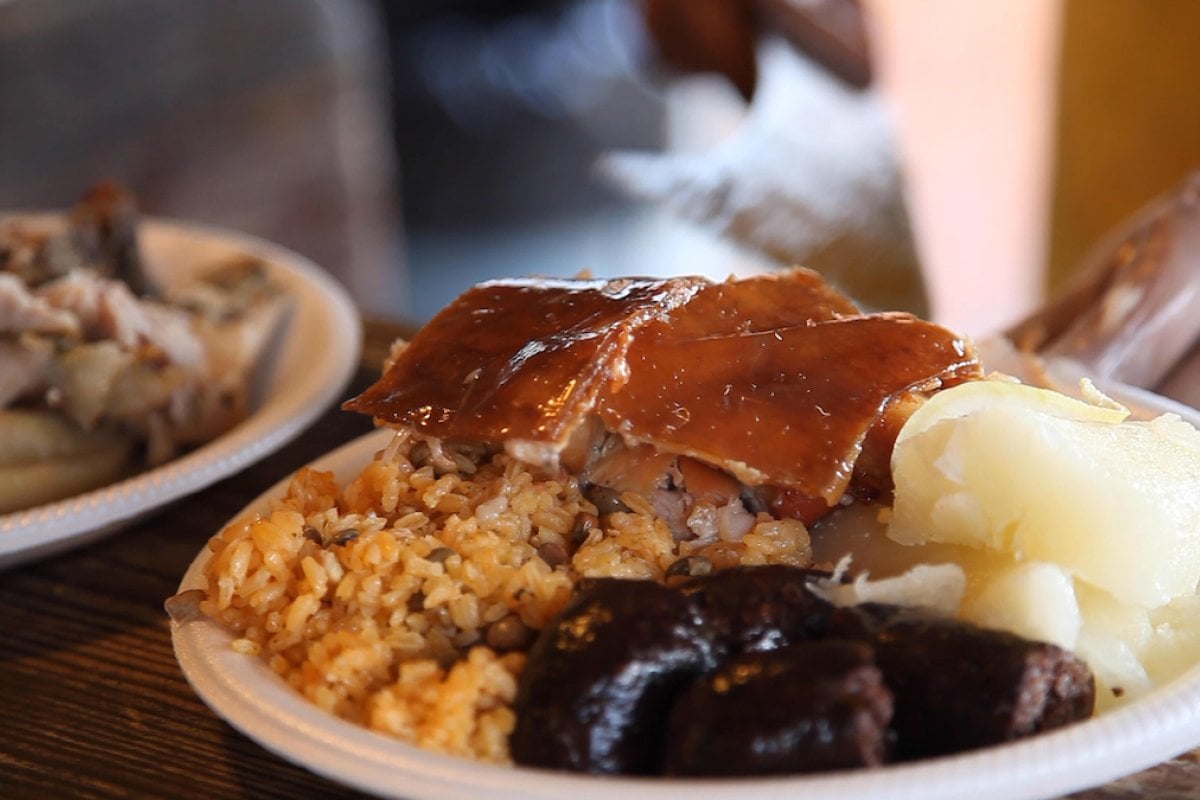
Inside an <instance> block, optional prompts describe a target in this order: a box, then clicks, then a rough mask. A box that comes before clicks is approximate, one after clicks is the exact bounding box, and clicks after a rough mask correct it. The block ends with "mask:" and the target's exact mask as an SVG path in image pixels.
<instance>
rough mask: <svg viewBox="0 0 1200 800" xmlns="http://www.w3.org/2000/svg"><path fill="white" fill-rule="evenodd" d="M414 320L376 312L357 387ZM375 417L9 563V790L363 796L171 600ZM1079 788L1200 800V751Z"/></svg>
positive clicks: (333, 416)
mask: <svg viewBox="0 0 1200 800" xmlns="http://www.w3.org/2000/svg"><path fill="white" fill-rule="evenodd" d="M400 330H402V328H400V327H398V326H396V325H395V324H391V323H380V322H373V323H368V324H367V325H366V344H365V347H364V354H363V357H362V360H361V365H360V368H359V370H358V372H357V374H356V375H355V378H354V383H353V384H352V385H351V387H350V388H349V389H348V390H347V392H346V395H347V396H349V395H350V394H351V393H353V392H355V391H357V390H361V389H362V388H364V387H365V386H366V385H367V384H368V383H369V382H370V381H371V380H372V379H373V378H374V377H375V375H376V374H377V369H378V367H377V365H378V364H379V363H380V362H381V359H382V357H383V353H384V352H386V347H387V344H388V343H389V342H390V341H391V339H392V338H393V337H394V336H395V335H396V334H397V332H398V331H400ZM370 427H371V426H370V424H369V422H368V421H367V420H365V419H361V418H359V417H357V415H353V414H347V413H344V412H340V411H338V410H336V408H334V409H330V410H329V411H328V412H327V413H326V414H325V415H323V416H322V417H321V418H320V419H319V420H318V422H317V423H315V424H314V425H313V426H312V428H310V429H309V430H308V431H307V432H306V433H304V434H302V435H301V436H300V437H298V438H297V440H296V441H295V442H294V443H293V444H291V445H289V446H287V447H285V448H283V449H282V450H280V451H279V452H278V453H276V454H275V455H272V456H270V457H268V458H267V459H265V460H263V461H262V462H261V463H259V464H256V465H254V466H252V467H250V468H248V469H246V470H244V471H243V472H241V473H239V474H237V475H235V476H233V477H231V478H228V479H226V480H224V481H222V482H220V483H217V484H215V485H214V486H211V487H209V488H208V489H205V490H203V491H200V492H198V493H196V494H195V495H193V496H191V497H188V498H186V499H184V500H181V501H179V502H177V503H174V504H173V505H171V506H169V507H167V508H165V509H162V510H161V511H159V512H158V513H156V514H154V515H153V516H151V517H150V518H148V519H145V520H143V521H141V522H139V523H137V524H135V525H133V526H132V527H130V528H128V529H126V530H125V531H123V532H121V533H118V534H116V535H114V536H111V537H109V538H105V539H103V540H101V541H99V542H97V543H95V544H92V545H90V546H86V547H82V548H80V549H77V550H73V551H69V552H67V553H64V554H61V555H58V556H55V557H51V558H48V559H45V560H43V561H40V562H36V563H32V564H26V565H21V566H18V567H15V568H12V569H9V570H8V571H6V572H0V798H26V797H28V798H60V797H64V798H65V797H69V798H100V797H169V798H192V797H205V798H268V797H287V798H302V797H328V798H347V797H361V796H362V795H360V794H359V793H357V792H354V791H351V790H349V789H346V788H343V787H340V786H338V785H336V784H332V783H330V782H328V781H326V780H325V779H323V778H319V777H317V776H315V775H313V774H311V773H309V772H306V771H305V770H304V769H302V768H300V767H297V766H294V765H292V764H290V763H288V762H286V761H284V760H282V759H280V758H278V757H276V756H274V755H272V754H271V753H269V752H267V751H266V750H264V749H262V748H261V747H259V746H258V745H257V744H255V743H254V742H252V741H250V740H249V739H247V738H245V737H244V736H242V735H241V734H240V733H238V732H237V731H235V730H233V729H232V728H231V727H230V726H229V725H227V724H226V723H225V722H224V721H222V720H221V719H220V718H218V717H217V716H215V715H214V714H213V713H212V712H211V711H209V710H208V708H207V707H206V706H205V705H204V704H203V703H201V702H200V700H199V699H198V698H197V697H196V695H195V694H193V692H192V690H191V689H190V688H189V686H188V684H187V682H186V681H185V680H184V678H183V675H182V674H181V673H180V671H179V667H178V665H177V664H176V662H175V657H174V655H173V653H172V650H171V638H170V630H169V625H168V620H167V616H166V614H165V612H164V611H163V600H164V599H165V598H167V597H169V596H170V595H172V594H173V593H174V592H175V589H176V587H177V586H178V584H179V580H180V578H181V577H182V575H183V573H184V571H185V569H186V568H187V566H188V564H189V563H190V562H191V561H192V559H193V558H194V557H195V556H196V554H197V553H198V552H199V551H200V549H201V548H202V547H203V546H204V543H205V542H206V541H207V540H208V538H209V537H210V536H212V535H213V534H214V533H215V532H216V531H217V530H218V529H219V528H220V527H221V525H222V524H223V523H224V522H225V521H226V520H228V519H229V518H230V517H232V516H233V515H234V514H236V513H237V512H238V511H239V510H240V509H241V508H242V507H243V506H245V505H246V504H247V503H248V502H249V501H250V500H252V499H253V498H254V497H255V496H257V495H258V494H259V493H260V492H262V491H263V490H265V489H266V488H268V487H269V486H270V485H272V484H273V483H275V482H276V481H277V480H279V479H280V478H281V477H283V476H285V475H286V474H287V473H289V472H291V471H292V470H294V469H296V468H297V467H299V466H301V465H303V464H305V463H307V462H308V461H311V460H312V459H314V458H316V457H318V456H320V455H321V454H323V453H324V452H326V451H328V450H330V449H332V448H333V447H335V446H337V445H339V444H342V443H343V442H346V441H348V440H350V439H352V438H354V437H355V436H357V435H359V434H360V433H364V432H366V431H368V430H370ZM1075 797H1079V798H1088V800H1100V799H1101V798H1103V799H1104V800H1114V799H1115V798H1156V799H1158V798H1162V799H1164V800H1182V799H1183V798H1200V750H1197V751H1193V752H1192V753H1189V754H1187V755H1185V756H1183V757H1181V758H1178V759H1175V760H1173V761H1171V762H1169V763H1166V764H1163V765H1160V766H1158V767H1155V768H1153V769H1151V770H1147V771H1146V772H1143V773H1141V774H1139V775H1135V776H1131V777H1129V778H1125V779H1123V780H1120V781H1116V782H1114V783H1111V784H1108V785H1106V786H1103V787H1099V788H1097V789H1093V790H1090V791H1087V792H1083V793H1080V794H1078V795H1075Z"/></svg>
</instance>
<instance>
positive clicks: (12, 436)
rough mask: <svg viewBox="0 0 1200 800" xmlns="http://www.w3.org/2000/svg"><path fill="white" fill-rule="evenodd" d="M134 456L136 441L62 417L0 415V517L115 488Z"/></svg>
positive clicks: (45, 413)
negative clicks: (98, 489) (85, 427)
mask: <svg viewBox="0 0 1200 800" xmlns="http://www.w3.org/2000/svg"><path fill="white" fill-rule="evenodd" d="M133 450H134V443H133V439H132V437H130V436H127V435H122V434H119V433H116V432H113V431H109V430H97V431H86V432H85V431H83V430H81V429H79V428H78V427H76V426H75V425H73V424H71V423H70V422H67V421H66V420H65V419H64V418H63V417H62V416H61V415H59V414H55V413H52V412H48V411H29V410H15V409H9V410H0V514H6V513H9V512H11V511H16V510H19V509H21V508H29V507H32V506H36V505H41V504H42V503H48V502H51V501H53V500H58V499H61V498H63V497H69V496H71V495H74V494H78V493H79V492H85V491H88V490H90V489H95V488H96V487H98V486H103V485H105V484H108V483H112V482H113V481H115V480H118V479H119V478H121V477H122V476H123V475H124V474H126V473H127V472H128V471H129V470H130V468H131V461H132V457H133Z"/></svg>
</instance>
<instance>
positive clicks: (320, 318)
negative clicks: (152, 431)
mask: <svg viewBox="0 0 1200 800" xmlns="http://www.w3.org/2000/svg"><path fill="white" fill-rule="evenodd" d="M36 219H37V220H39V221H41V222H42V223H45V224H53V220H54V218H53V217H51V216H48V215H41V216H39V217H37V218H36ZM140 237H141V243H142V252H143V256H144V258H145V261H146V268H147V271H148V272H149V273H150V275H151V276H152V277H153V278H154V279H156V280H157V281H159V282H161V283H162V285H165V286H170V285H175V284H178V283H179V282H181V281H183V280H186V279H187V278H189V277H190V276H191V275H194V274H195V273H196V272H197V271H199V270H202V269H204V268H205V267H209V266H212V265H213V264H215V263H220V262H221V261H223V260H225V259H228V258H230V257H232V256H235V255H239V254H245V255H253V256H257V257H259V258H261V259H263V260H264V262H265V263H266V265H267V269H268V270H269V271H270V274H271V277H272V279H273V280H275V281H276V282H277V283H279V284H280V285H281V286H282V287H283V288H284V290H285V291H286V292H287V293H288V295H289V296H290V297H291V299H292V307H291V310H290V312H289V314H288V315H287V317H286V318H285V320H284V325H283V327H282V328H281V330H280V331H279V332H278V333H277V335H276V336H275V338H274V341H273V344H272V346H271V348H270V349H269V350H268V352H267V353H266V354H265V356H264V358H263V361H262V367H261V369H260V370H259V374H258V378H257V380H258V382H257V383H256V385H255V386H254V387H253V390H252V398H253V404H252V408H253V411H252V413H251V414H250V416H249V417H248V418H247V419H245V420H243V421H242V423H241V424H239V425H238V426H236V427H235V428H233V429H232V430H230V431H228V432H227V433H225V434H224V435H223V436H221V437H219V438H217V439H215V440H213V441H211V442H209V443H208V444H206V445H203V446H201V447H199V448H196V449H194V450H192V451H190V452H188V453H187V454H186V455H183V456H182V457H180V458H177V459H175V460H173V461H170V462H168V463H167V464H164V465H162V466H161V467H158V468H156V469H152V470H148V471H146V472H142V473H139V474H137V475H135V476H133V477H131V478H129V479H127V480H123V481H121V482H119V483H114V484H111V485H109V486H106V487H103V488H101V489H97V490H95V491H91V492H86V493H84V494H80V495H76V496H75V497H71V498H68V499H66V500H61V501H59V502H56V503H50V504H47V505H43V506H38V507H36V508H31V509H26V510H23V511H17V512H13V513H10V514H3V515H0V567H6V566H12V565H13V564H16V563H19V562H22V561H28V560H31V559H34V558H38V557H42V556H46V555H49V554H51V553H55V552H58V551H61V550H64V549H66V548H69V547H75V546H78V545H81V544H84V543H85V542H89V541H92V540H94V539H97V538H99V537H100V536H103V535H105V534H108V533H112V532H114V531H116V530H119V529H120V528H121V527H123V526H125V525H128V524H129V523H130V522H132V521H133V520H135V519H136V518H138V517H140V516H142V515H145V514H146V513H148V512H150V511H152V510H154V509H156V508H158V507H160V506H162V505H164V504H166V503H170V502H171V501H172V500H176V499H178V498H180V497H184V496H185V495H189V494H191V493H193V492H195V491H198V490H200V489H202V488H204V487H206V486H208V485H209V484H212V483H214V482H216V481H218V480H220V479H222V478H225V477H228V476H230V475H232V474H234V473H235V472H238V471H239V470H241V469H243V468H244V467H246V466H248V465H250V464H251V463H253V462H255V461H257V460H259V459H261V458H263V457H265V456H267V455H269V454H270V453H272V452H274V451H275V450H278V449H279V448H280V447H282V446H283V445H284V444H286V443H287V442H289V441H290V440H292V439H293V438H295V437H296V436H297V435H298V434H299V433H300V432H301V431H303V430H304V429H305V428H306V427H307V426H308V425H309V423H311V422H312V421H313V420H314V419H316V418H317V416H319V415H320V414H321V413H322V412H323V411H324V410H325V409H326V408H328V407H329V405H330V404H331V403H332V402H334V401H335V400H336V399H337V398H338V396H339V394H340V393H341V392H342V390H343V389H345V387H346V384H347V383H348V382H349V380H350V377H351V376H352V375H353V373H354V369H355V366H356V365H357V363H358V353H359V348H360V346H361V340H362V324H361V321H360V320H359V316H358V312H357V311H356V309H355V307H354V303H353V302H352V301H351V300H350V297H349V296H348V295H347V294H346V292H345V290H344V289H343V288H342V287H341V286H340V285H339V284H338V283H337V282H336V281H335V280H334V279H333V278H331V277H330V276H329V275H328V274H327V273H326V272H325V271H323V270H322V269H320V268H319V267H317V266H316V265H314V264H313V263H312V262H311V261H309V260H307V259H305V258H303V257H302V256H299V255H297V254H295V253H293V252H290V251H288V250H286V249H284V248H282V247H279V246H276V245H273V244H270V243H268V242H265V241H262V240H261V239H256V238H254V237H251V236H247V235H243V234H237V233H231V232H228V231H222V230H217V229H214V228H207V227H202V226H198V225H190V224H183V223H177V222H169V221H162V220H147V221H143V222H142V223H141V228H140Z"/></svg>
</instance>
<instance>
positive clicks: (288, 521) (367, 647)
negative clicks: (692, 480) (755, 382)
mask: <svg viewBox="0 0 1200 800" xmlns="http://www.w3.org/2000/svg"><path fill="white" fill-rule="evenodd" d="M620 500H621V502H622V504H623V506H624V507H625V508H626V509H628V510H626V511H616V512H614V513H610V514H607V515H604V516H603V517H602V518H598V514H597V508H596V507H595V506H594V505H593V504H592V503H590V502H589V501H588V500H587V499H586V498H585V497H584V496H583V494H582V493H581V491H580V487H579V484H578V482H577V481H576V480H575V479H574V478H572V477H570V476H568V475H566V474H565V473H562V474H557V475H544V474H539V473H537V472H535V471H532V470H531V469H530V468H529V467H527V466H525V465H523V464H521V463H519V462H516V461H514V460H512V459H510V458H509V457H508V456H506V455H504V454H503V453H501V454H497V455H485V454H482V453H475V454H470V453H462V452H448V451H442V450H441V448H440V447H439V446H438V445H437V443H436V442H433V443H432V447H431V443H428V442H424V441H418V440H416V439H415V438H413V437H409V436H408V435H407V434H404V433H400V434H398V435H397V437H396V438H395V440H394V441H393V442H392V443H391V444H390V445H389V446H388V447H387V448H386V449H385V450H384V451H382V452H381V453H379V454H378V455H377V456H376V458H375V460H373V461H372V462H371V463H370V464H369V465H368V466H367V467H366V468H365V469H364V470H363V471H362V472H361V473H360V474H359V475H358V476H357V477H355V478H354V479H352V480H351V481H350V482H349V483H348V484H347V485H345V486H344V487H342V486H339V485H338V484H337V482H336V481H335V480H334V478H333V476H332V474H331V473H324V472H318V471H314V470H309V469H305V470H301V471H300V472H299V473H297V475H295V476H294V477H293V479H292V481H291V483H290V486H289V488H288V491H287V494H286V496H285V497H284V498H283V499H281V500H280V501H278V502H276V503H274V504H273V506H272V509H271V511H270V512H269V513H268V514H266V515H263V516H253V517H248V518H245V519H240V520H237V521H235V522H233V523H232V524H231V525H229V526H228V527H227V528H226V529H225V530H224V531H222V532H221V533H220V534H219V535H218V536H216V537H214V538H213V539H212V540H211V542H210V543H209V547H210V549H211V550H212V551H213V557H212V559H211V560H210V561H209V563H208V566H207V569H206V573H205V574H206V578H207V599H205V600H204V601H202V603H201V609H202V610H203V611H204V612H205V613H207V614H209V615H210V616H212V617H214V618H216V619H218V620H220V621H221V622H223V623H225V624H226V625H228V626H229V627H231V628H232V629H233V631H234V632H235V636H237V639H236V640H235V642H234V647H235V649H237V650H239V651H241V652H244V653H247V654H251V655H258V656H261V657H262V658H264V659H266V661H267V662H268V664H269V665H270V667H271V668H272V669H273V670H274V671H275V672H277V673H278V674H279V675H281V676H282V677H283V678H284V679H285V680H286V681H287V682H288V683H289V684H290V685H291V686H293V687H294V688H295V689H296V690H297V691H299V692H300V693H301V694H303V695H304V696H305V697H306V698H308V699H309V700H311V701H312V702H314V703H316V704H317V705H318V706H320V707H321V708H323V709H325V710H327V711H330V712H332V713H334V714H336V715H338V716H340V717H343V718H345V719H347V720H350V721H352V722H355V723H358V724H361V725H365V726H367V727H369V728H371V729H374V730H377V731H381V732H384V733H387V734H390V735H393V736H396V737H398V738H399V739H402V740H404V741H407V742H411V743H414V744H417V745H419V746H421V747H425V748H429V749H431V750H435V751H438V752H442V753H447V754H451V755H457V756H466V757H473V758H477V759H481V760H485V761H492V762H498V763H510V758H509V753H508V734H509V733H510V732H511V731H512V729H513V725H514V722H515V714H514V711H513V709H512V703H513V700H514V698H515V696H516V689H517V678H518V676H519V674H520V671H521V669H522V667H523V666H524V663H525V655H524V649H525V648H526V647H527V646H528V644H529V643H530V639H531V637H532V636H533V635H535V632H536V631H537V630H540V629H541V628H542V627H543V626H545V624H546V623H547V621H548V620H549V619H550V618H551V617H553V616H554V614H555V613H556V612H558V611H559V609H561V608H562V607H563V605H564V604H565V603H566V601H567V600H568V598H569V597H570V595H571V591H572V588H573V587H574V585H575V583H576V581H578V580H579V579H580V578H584V577H631V578H634V577H635V578H649V579H655V580H660V581H663V580H668V579H669V576H668V571H669V570H671V571H672V572H673V570H672V566H673V565H675V564H677V563H678V562H680V560H681V559H685V558H689V557H695V560H694V561H693V562H692V563H701V564H704V565H711V566H712V567H713V568H715V569H723V568H727V567H730V566H734V565H737V564H745V565H761V564H791V565H797V566H805V565H808V564H809V563H810V562H811V547H810V540H809V536H808V532H807V531H806V530H805V528H804V526H803V524H801V523H800V522H798V521H794V520H785V521H779V520H775V519H772V518H770V517H769V516H767V515H765V514H763V515H760V516H759V517H758V519H757V521H756V524H755V525H754V527H753V528H752V529H751V530H750V532H749V533H746V534H745V535H744V536H743V537H741V539H740V541H726V540H724V539H720V538H717V539H716V540H715V541H713V540H707V541H704V542H701V541H698V540H692V541H684V542H676V541H674V539H673V537H672V535H671V532H670V530H669V528H668V527H667V524H666V523H665V522H664V521H662V520H661V519H658V518H657V517H656V515H655V513H654V509H653V508H652V507H651V505H650V504H649V503H648V502H647V501H646V500H645V499H644V498H643V497H641V496H640V495H635V494H633V493H625V494H622V495H621V497H620ZM676 569H678V568H676Z"/></svg>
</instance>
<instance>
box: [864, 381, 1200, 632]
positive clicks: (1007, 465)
mask: <svg viewBox="0 0 1200 800" xmlns="http://www.w3.org/2000/svg"><path fill="white" fill-rule="evenodd" d="M1096 395H1097V397H1096V400H1097V402H1095V403H1088V402H1082V401H1077V400H1073V399H1071V398H1068V397H1065V396H1063V395H1061V394H1058V393H1056V392H1052V391H1049V390H1045V389H1039V388H1034V387H1029V386H1024V385H1021V384H1017V383H1011V382H1006V381H999V380H990V381H978V382H974V383H966V384H962V385H960V386H956V387H953V388H951V389H947V390H945V391H943V392H940V393H938V394H936V395H934V396H933V397H932V398H931V399H930V400H929V401H928V402H927V403H925V405H923V406H922V407H921V408H920V409H919V410H918V411H917V412H916V413H915V414H914V415H913V416H912V418H911V419H910V420H909V421H908V422H907V423H906V425H905V426H904V428H903V429H902V430H901V432H900V435H899V437H898V439H897V442H896V447H895V451H894V452H893V456H892V471H893V477H894V479H895V484H896V492H895V503H894V514H893V516H892V520H891V524H890V526H889V530H888V536H889V537H891V538H892V539H894V540H896V541H898V542H901V543H904V544H923V543H929V542H939V543H949V544H959V545H966V546H969V547H976V548H985V549H988V550H992V551H996V552H999V553H1003V554H1006V555H1008V556H1009V557H1010V558H1012V559H1014V560H1015V561H1017V562H1046V563H1050V564H1056V565H1058V566H1060V567H1061V568H1063V569H1064V570H1065V571H1066V572H1067V574H1069V575H1071V576H1072V577H1073V578H1075V579H1077V580H1082V581H1086V582H1088V583H1089V584H1091V585H1093V586H1095V587H1098V588H1100V589H1103V590H1105V591H1107V592H1109V593H1110V594H1112V595H1113V597H1114V598H1116V599H1117V600H1118V601H1120V602H1123V603H1129V604H1132V605H1136V606H1140V607H1143V608H1147V609H1152V608H1158V607H1160V606H1163V605H1165V604H1167V603H1169V602H1170V601H1171V600H1172V599H1174V598H1177V597H1181V596H1184V595H1190V594H1194V593H1195V592H1196V587H1197V581H1198V580H1200V432H1198V431H1196V429H1194V428H1192V427H1191V426H1190V425H1188V424H1187V423H1185V422H1183V421H1182V420H1181V419H1179V417H1177V416H1174V415H1164V416H1162V417H1159V418H1158V419H1155V420H1153V421H1150V422H1138V421H1128V420H1127V419H1126V417H1127V415H1128V412H1127V411H1125V410H1124V409H1122V408H1120V407H1119V406H1117V405H1116V404H1115V403H1112V402H1111V401H1107V398H1103V397H1102V396H1099V395H1098V393H1096Z"/></svg>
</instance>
